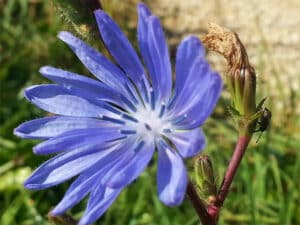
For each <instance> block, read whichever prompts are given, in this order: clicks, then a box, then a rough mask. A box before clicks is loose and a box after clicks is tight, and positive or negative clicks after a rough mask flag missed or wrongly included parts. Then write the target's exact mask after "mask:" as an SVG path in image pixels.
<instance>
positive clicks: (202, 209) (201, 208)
mask: <svg viewBox="0 0 300 225" xmlns="http://www.w3.org/2000/svg"><path fill="white" fill-rule="evenodd" d="M186 194H187V196H188V198H189V200H190V201H191V203H192V205H193V207H194V209H195V211H196V213H197V215H198V217H199V220H200V222H201V224H202V225H216V220H215V219H214V218H212V217H211V216H210V215H209V214H208V211H207V209H206V206H205V204H204V203H203V202H202V200H201V199H200V198H199V196H198V193H197V191H196V190H195V187H194V185H193V183H192V182H191V181H189V183H188V186H187V190H186Z"/></svg>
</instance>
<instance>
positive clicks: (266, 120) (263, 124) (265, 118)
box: [254, 107, 272, 143]
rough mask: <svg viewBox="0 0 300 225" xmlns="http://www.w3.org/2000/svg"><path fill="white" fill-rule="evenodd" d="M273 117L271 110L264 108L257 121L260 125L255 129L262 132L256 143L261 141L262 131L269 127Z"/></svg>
mask: <svg viewBox="0 0 300 225" xmlns="http://www.w3.org/2000/svg"><path fill="white" fill-rule="evenodd" d="M271 117H272V113H271V111H270V110H269V109H267V108H266V107H265V108H264V109H263V110H262V112H261V115H260V117H259V120H258V122H257V123H258V125H259V127H258V129H257V130H255V131H254V132H261V133H260V135H259V137H258V138H257V140H256V143H257V142H258V141H259V139H260V137H261V136H262V133H263V132H264V131H266V130H267V129H268V127H269V125H270V121H271Z"/></svg>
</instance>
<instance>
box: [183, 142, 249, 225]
mask: <svg viewBox="0 0 300 225" xmlns="http://www.w3.org/2000/svg"><path fill="white" fill-rule="evenodd" d="M250 140H251V137H239V139H238V142H237V144H236V146H235V149H234V152H233V155H232V158H231V160H230V163H229V165H228V167H227V170H226V173H225V176H224V179H223V181H222V184H221V187H220V189H219V192H218V195H217V200H216V203H215V204H214V205H209V206H207V207H206V206H205V204H204V203H203V202H202V201H201V199H200V198H199V196H198V194H197V192H196V190H195V187H194V185H193V184H192V183H191V182H189V184H188V187H187V195H188V197H189V199H190V201H191V203H192V205H193V207H194V208H195V210H196V213H197V215H198V217H199V220H200V222H201V224H202V225H216V224H217V221H218V217H219V212H220V210H221V207H222V205H223V203H224V201H225V199H226V197H227V194H228V192H229V189H230V185H231V183H232V181H233V178H234V176H235V174H236V172H237V169H238V167H239V165H240V163H241V161H242V158H243V156H244V153H245V151H246V149H247V146H248V144H249V142H250Z"/></svg>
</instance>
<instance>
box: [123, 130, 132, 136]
mask: <svg viewBox="0 0 300 225" xmlns="http://www.w3.org/2000/svg"><path fill="white" fill-rule="evenodd" d="M120 133H121V134H126V135H127V134H136V130H120Z"/></svg>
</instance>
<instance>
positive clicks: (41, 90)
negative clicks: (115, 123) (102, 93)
mask: <svg viewBox="0 0 300 225" xmlns="http://www.w3.org/2000/svg"><path fill="white" fill-rule="evenodd" d="M25 97H26V98H27V99H28V100H29V101H30V102H32V103H33V104H35V105H36V106H38V107H39V108H41V109H43V110H45V111H48V112H51V113H54V114H58V115H65V116H79V117H100V116H101V115H111V114H112V113H111V112H109V111H107V110H105V109H104V108H103V106H104V103H102V104H101V102H98V103H97V105H96V104H93V103H92V102H91V101H88V100H87V99H84V98H82V97H81V96H80V95H78V94H77V95H75V94H74V93H72V92H71V91H70V90H69V89H67V88H66V87H62V86H59V85H55V84H45V85H37V86H33V87H30V88H27V89H26V91H25Z"/></svg>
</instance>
